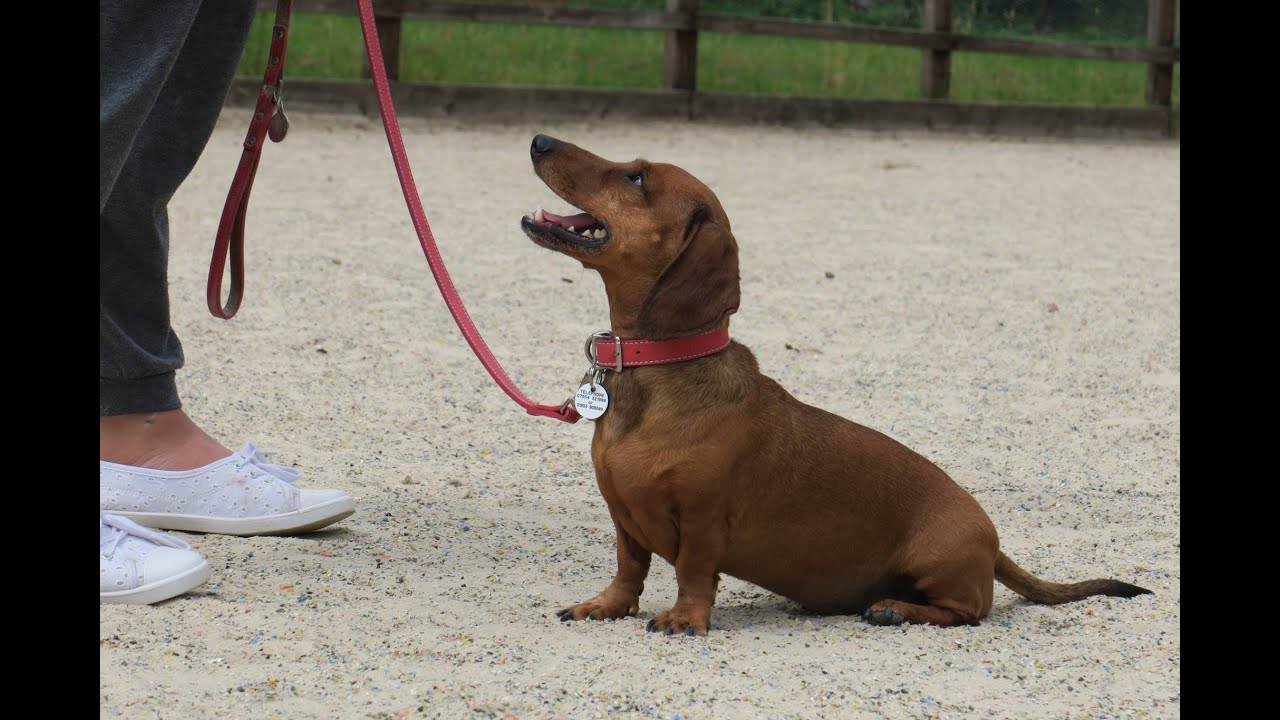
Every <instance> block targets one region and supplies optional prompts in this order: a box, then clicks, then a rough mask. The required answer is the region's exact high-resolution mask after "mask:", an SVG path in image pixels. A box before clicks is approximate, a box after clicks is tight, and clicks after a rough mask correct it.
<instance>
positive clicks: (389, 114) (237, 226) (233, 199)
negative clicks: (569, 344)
mask: <svg viewBox="0 0 1280 720" xmlns="http://www.w3.org/2000/svg"><path fill="white" fill-rule="evenodd" d="M357 2H358V5H359V8H360V29H361V31H362V32H363V33H364V43H365V53H366V54H367V56H368V58H369V68H370V73H369V74H370V75H372V76H373V86H374V89H375V90H376V92H377V97H378V110H379V112H381V113H382V124H383V127H384V128H385V129H386V132H387V144H388V145H390V147H391V158H392V160H393V161H394V162H395V166H396V175H398V176H399V178H400V187H401V189H402V190H403V191H404V199H405V203H406V204H407V205H408V207H409V216H410V218H412V220H413V227H414V229H415V230H416V231H417V233H418V242H419V244H420V245H422V252H423V254H425V255H426V256H427V265H429V266H430V267H431V275H432V276H433V277H434V278H435V280H436V284H437V285H438V286H439V287H440V294H441V295H443V296H444V301H445V304H446V305H447V306H448V307H449V313H450V314H451V315H453V319H454V321H455V322H456V323H457V324H458V329H459V330H461V331H462V335H463V337H465V338H466V339H467V344H468V345H470V346H471V350H472V352H474V353H475V354H476V357H478V358H479V359H480V363H481V364H482V365H484V369H485V370H487V371H488V372H489V375H491V376H492V377H493V379H494V381H495V382H496V383H498V387H500V388H502V390H503V392H505V393H506V394H507V395H508V396H509V397H510V398H511V399H512V400H514V401H516V404H518V405H520V406H521V407H523V408H524V409H525V411H526V412H528V413H529V414H530V415H542V416H546V417H553V418H555V419H557V420H563V421H565V422H569V423H575V422H577V421H578V418H579V417H580V416H579V415H578V411H577V410H576V409H575V408H574V407H573V405H572V403H571V402H570V401H568V400H567V401H565V402H564V403H563V404H561V405H540V404H538V403H535V402H533V401H532V400H530V399H529V398H527V397H525V395H524V393H522V392H520V388H518V387H516V384H515V383H514V382H512V381H511V378H509V377H507V373H506V371H504V370H503V369H502V366H501V365H500V364H498V359H497V358H496V357H494V355H493V352H492V351H491V350H489V346H488V345H486V344H485V342H484V339H483V338H481V337H480V333H479V332H478V331H477V330H476V326H475V323H474V322H472V320H471V316H470V315H469V314H467V309H466V308H465V307H464V306H463V305H462V298H461V297H459V296H458V291H457V289H456V288H455V287H454V285H453V280H452V279H450V277H449V271H448V270H446V269H445V266H444V259H443V258H441V257H440V250H439V249H438V248H437V247H436V241H435V237H434V236H433V235H432V234H431V226H430V225H428V224H427V215H426V212H425V211H424V210H423V209H422V201H421V200H420V199H419V198H418V188H417V185H416V184H415V183H414V181H413V170H412V169H411V168H410V167H409V157H408V155H407V154H406V153H405V149H404V140H403V139H402V138H401V137H400V123H399V121H398V120H397V119H396V110H395V106H394V105H393V104H392V102H391V89H390V87H389V86H388V84H387V70H386V67H385V66H384V65H383V63H382V46H381V44H380V43H379V42H378V32H377V29H376V26H375V24H374V19H373V3H372V0H357ZM292 4H293V3H292V0H278V4H277V6H276V21H275V27H274V28H273V29H272V39H271V57H270V62H269V63H268V65H267V72H266V75H265V76H264V78H263V81H262V85H263V88H262V93H261V94H259V96H258V104H257V107H256V108H255V109H254V115H253V121H252V122H251V123H250V124H249V134H248V137H246V138H245V141H244V153H243V154H242V155H241V157H240V165H239V167H237V168H236V175H235V179H234V180H233V182H232V184H231V193H230V194H229V195H228V196H227V203H226V205H225V206H224V207H223V211H222V222H221V223H220V224H219V226H218V236H217V239H216V241H215V242H214V248H213V260H212V261H211V262H210V264H209V286H208V302H209V311H210V312H211V313H213V315H214V316H215V317H219V318H222V319H224V320H229V319H231V317H232V316H234V315H235V314H236V310H238V309H239V307H240V300H241V298H242V297H243V292H244V221H245V213H246V211H247V210H248V206H249V191H250V189H252V187H253V176H254V174H255V173H256V172H257V169H258V160H259V158H260V157H261V156H262V145H263V135H264V134H265V133H266V132H267V130H268V125H269V124H271V122H272V121H273V120H274V119H275V118H276V117H277V114H276V113H277V110H279V109H282V108H279V107H278V106H279V104H280V103H279V101H280V81H281V77H282V74H283V72H284V54H285V44H286V41H287V39H288V35H289V14H290V10H291V6H292ZM279 117H281V118H283V114H280V115H279ZM277 122H279V121H277ZM285 122H286V123H287V120H286V121H285ZM286 127H287V125H286ZM276 135H277V133H276V132H274V128H273V132H272V139H273V140H276V141H277V142H278V141H279V140H282V139H283V133H279V135H280V137H276ZM228 250H229V251H230V254H231V290H230V293H229V295H228V299H227V305H226V307H223V306H222V305H221V299H222V275H223V268H224V266H225V263H226V258H227V253H228Z"/></svg>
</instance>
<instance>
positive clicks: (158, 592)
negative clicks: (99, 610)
mask: <svg viewBox="0 0 1280 720" xmlns="http://www.w3.org/2000/svg"><path fill="white" fill-rule="evenodd" d="M212 575H213V569H212V568H210V567H209V563H208V561H204V560H202V561H201V562H200V564H199V565H197V566H195V567H193V568H191V569H190V570H187V571H186V572H183V573H182V574H180V575H175V576H173V577H171V578H167V579H165V580H160V581H158V582H154V583H150V584H148V585H142V586H139V587H136V588H133V589H132V590H117V591H115V592H104V593H100V597H101V600H100V603H101V604H103V605H122V604H128V605H152V604H154V603H158V602H160V601H161V600H168V599H169V598H172V597H177V596H179V595H181V594H182V593H184V592H186V591H188V590H191V589H192V588H195V587H199V586H201V585H203V584H204V583H205V582H207V581H208V580H209V578H210V576H212Z"/></svg>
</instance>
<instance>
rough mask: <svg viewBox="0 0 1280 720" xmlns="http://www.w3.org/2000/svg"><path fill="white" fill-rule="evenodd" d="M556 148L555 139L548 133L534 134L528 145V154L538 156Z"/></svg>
mask: <svg viewBox="0 0 1280 720" xmlns="http://www.w3.org/2000/svg"><path fill="white" fill-rule="evenodd" d="M555 149H556V139H555V138H553V137H550V136H549V135H541V134H539V135H534V136H533V144H532V145H530V146H529V155H530V156H531V157H533V158H535V159H536V158H539V157H541V156H543V155H546V154H547V153H549V152H551V151H552V150H555Z"/></svg>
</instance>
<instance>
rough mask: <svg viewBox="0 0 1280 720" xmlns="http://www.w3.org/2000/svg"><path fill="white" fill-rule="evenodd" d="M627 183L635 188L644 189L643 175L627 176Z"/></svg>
mask: <svg viewBox="0 0 1280 720" xmlns="http://www.w3.org/2000/svg"><path fill="white" fill-rule="evenodd" d="M627 182H629V183H631V184H632V185H635V186H636V187H644V174H643V173H636V174H634V175H628V176H627Z"/></svg>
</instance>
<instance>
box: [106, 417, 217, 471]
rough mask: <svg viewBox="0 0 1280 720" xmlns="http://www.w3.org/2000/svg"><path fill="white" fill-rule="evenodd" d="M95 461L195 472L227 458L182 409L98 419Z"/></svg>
mask: <svg viewBox="0 0 1280 720" xmlns="http://www.w3.org/2000/svg"><path fill="white" fill-rule="evenodd" d="M98 427H99V436H98V438H99V439H98V455H99V457H98V459H99V460H105V461H107V462H113V463H118V464H121V465H132V466H134V467H145V468H151V469H153V470H194V469H195V468H199V467H204V466H205V465H208V464H210V463H213V462H216V461H218V460H221V459H222V458H225V457H229V456H230V455H231V451H230V450H228V449H227V448H226V447H223V445H222V444H221V443H219V442H218V441H217V440H214V439H213V438H212V437H210V436H209V435H208V434H207V433H206V432H205V431H204V430H201V429H200V427H199V426H198V425H196V424H195V423H194V422H192V420H191V418H189V417H187V414H186V413H185V412H183V411H182V410H181V409H178V410H165V411H162V412H155V413H137V414H134V415H113V416H109V417H100V418H99V423H98Z"/></svg>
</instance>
